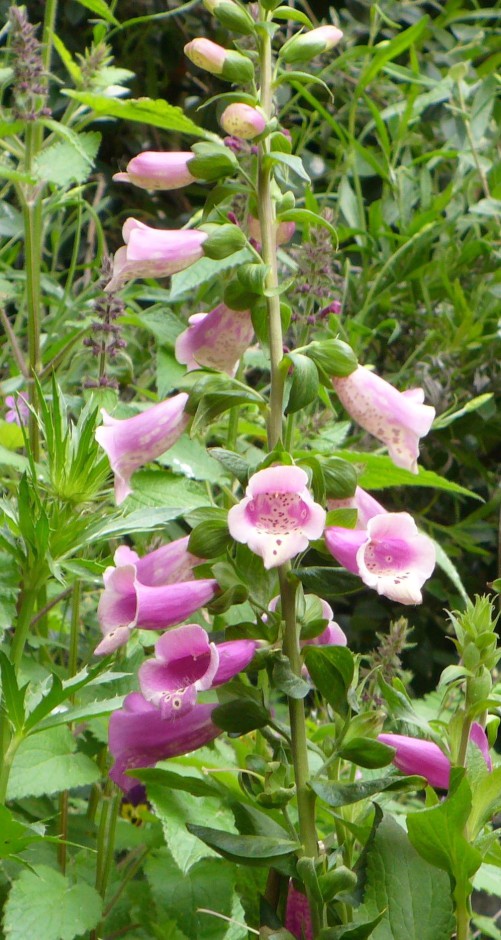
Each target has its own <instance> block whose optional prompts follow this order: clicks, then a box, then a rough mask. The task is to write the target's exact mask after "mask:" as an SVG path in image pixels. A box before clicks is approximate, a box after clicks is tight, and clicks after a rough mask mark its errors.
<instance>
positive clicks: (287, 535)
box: [228, 466, 325, 568]
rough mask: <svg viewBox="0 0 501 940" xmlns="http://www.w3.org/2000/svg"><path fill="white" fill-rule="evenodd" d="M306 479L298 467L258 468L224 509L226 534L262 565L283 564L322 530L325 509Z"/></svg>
mask: <svg viewBox="0 0 501 940" xmlns="http://www.w3.org/2000/svg"><path fill="white" fill-rule="evenodd" d="M307 483H308V477H307V475H306V473H305V472H304V470H301V468H300V467H288V466H274V467H268V468H267V469H265V470H259V471H258V473H255V474H254V475H253V476H252V477H251V478H250V480H249V484H248V486H247V489H246V491H245V497H244V499H242V500H241V502H240V503H238V504H237V505H236V506H233V507H232V508H231V509H230V511H229V513H228V528H229V530H230V534H231V535H232V536H233V538H234V539H235V540H236V541H237V542H243V543H246V544H247V545H248V546H249V548H250V550H251V551H252V552H255V554H256V555H261V557H262V559H263V562H264V567H265V568H276V567H277V566H278V565H282V564H284V562H286V561H289V560H290V559H291V558H293V557H294V556H295V555H297V554H298V553H299V552H302V551H304V550H305V549H306V548H307V547H308V543H309V541H310V539H316V538H320V536H321V534H322V531H323V527H324V524H325V510H324V509H323V508H322V507H321V506H319V505H318V503H315V502H314V501H313V498H312V496H311V493H310V492H309V490H308V489H307Z"/></svg>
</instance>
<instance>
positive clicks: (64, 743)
mask: <svg viewBox="0 0 501 940" xmlns="http://www.w3.org/2000/svg"><path fill="white" fill-rule="evenodd" d="M99 777H100V773H99V770H98V768H97V766H96V764H95V763H94V761H92V760H91V759H90V757H87V756H86V755H85V754H81V753H78V752H77V744H76V741H75V739H74V737H73V735H72V734H71V731H70V730H69V729H68V728H66V727H58V728H51V729H49V730H47V731H41V732H40V734H35V735H33V736H32V737H29V738H26V739H25V740H24V741H22V742H21V744H20V746H19V749H18V751H17V752H16V755H15V757H14V761H13V764H12V770H11V773H10V778H9V786H8V790H7V797H8V799H9V800H19V799H22V798H24V797H26V796H44V795H46V794H51V793H59V792H60V791H61V790H70V789H71V788H72V787H83V786H88V785H89V784H90V783H95V782H96V781H97V780H99Z"/></svg>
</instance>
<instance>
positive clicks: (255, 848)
mask: <svg viewBox="0 0 501 940" xmlns="http://www.w3.org/2000/svg"><path fill="white" fill-rule="evenodd" d="M187 828H188V830H189V832H191V833H192V834H193V835H194V836H196V837H197V838H198V839H201V840H202V842H205V844H206V845H208V846H210V848H212V849H214V851H216V852H218V853H219V854H220V855H222V856H223V858H227V859H229V860H230V861H232V862H240V863H241V864H244V865H245V864H246V865H260V864H261V863H262V862H264V863H267V864H270V865H271V864H273V861H272V860H273V859H274V858H275V859H276V858H280V857H281V856H283V855H291V854H292V853H293V852H296V851H297V850H298V848H299V844H298V843H297V842H291V841H290V840H288V839H274V838H270V837H269V836H248V835H240V833H236V834H235V833H232V832H223V831H222V830H221V829H210V828H209V827H207V826H193V825H191V824H190V823H188V826H187Z"/></svg>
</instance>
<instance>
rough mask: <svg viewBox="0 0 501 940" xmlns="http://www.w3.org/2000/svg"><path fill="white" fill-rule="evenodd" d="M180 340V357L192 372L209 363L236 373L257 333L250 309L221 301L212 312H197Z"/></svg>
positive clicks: (219, 369) (209, 366)
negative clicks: (233, 306) (239, 362)
mask: <svg viewBox="0 0 501 940" xmlns="http://www.w3.org/2000/svg"><path fill="white" fill-rule="evenodd" d="M189 323H190V325H189V327H188V329H187V330H185V331H184V332H183V333H181V334H180V335H179V336H178V338H177V340H176V359H177V361H178V362H182V363H184V364H185V365H186V366H187V368H188V371H189V372H191V371H192V370H193V369H200V368H201V367H203V366H207V367H208V368H210V369H217V370H218V371H220V372H227V373H228V375H234V374H235V372H236V370H237V367H238V361H239V359H240V357H241V355H242V354H243V353H244V352H245V350H246V349H247V347H248V346H249V345H250V343H251V341H252V337H253V336H254V327H253V325H252V320H251V314H250V310H231V309H230V308H229V307H227V306H226V305H225V304H219V306H217V307H215V308H214V310H211V311H210V313H195V314H193V316H191V317H190V319H189Z"/></svg>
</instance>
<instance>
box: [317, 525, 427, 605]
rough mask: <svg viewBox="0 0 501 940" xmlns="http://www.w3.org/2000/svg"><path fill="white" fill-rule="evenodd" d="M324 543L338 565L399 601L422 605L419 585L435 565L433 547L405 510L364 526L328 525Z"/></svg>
mask: <svg viewBox="0 0 501 940" xmlns="http://www.w3.org/2000/svg"><path fill="white" fill-rule="evenodd" d="M325 542H326V545H327V548H328V549H329V551H330V553H331V555H333V556H334V558H335V559H336V560H337V561H339V563H340V564H341V565H344V567H345V568H346V569H347V570H348V571H351V572H353V574H357V575H358V576H359V577H360V578H361V579H362V581H363V582H364V584H366V585H367V586H368V587H370V588H374V589H375V590H376V591H377V592H378V594H383V595H384V596H385V597H389V598H390V599H391V600H394V601H398V602H399V603H400V604H421V603H422V600H423V598H422V595H421V587H422V586H423V584H424V582H425V581H426V580H427V579H428V578H429V577H430V575H431V574H432V571H433V569H434V567H435V548H434V545H433V542H432V541H431V539H429V538H428V536H427V535H423V534H421V533H420V532H418V529H417V526H416V523H415V522H414V519H413V518H412V516H410V515H409V513H407V512H383V513H381V514H379V515H375V516H373V517H372V518H371V519H369V521H368V522H367V528H366V529H365V530H364V529H344V528H342V527H341V526H331V527H329V528H327V529H326V530H325Z"/></svg>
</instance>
